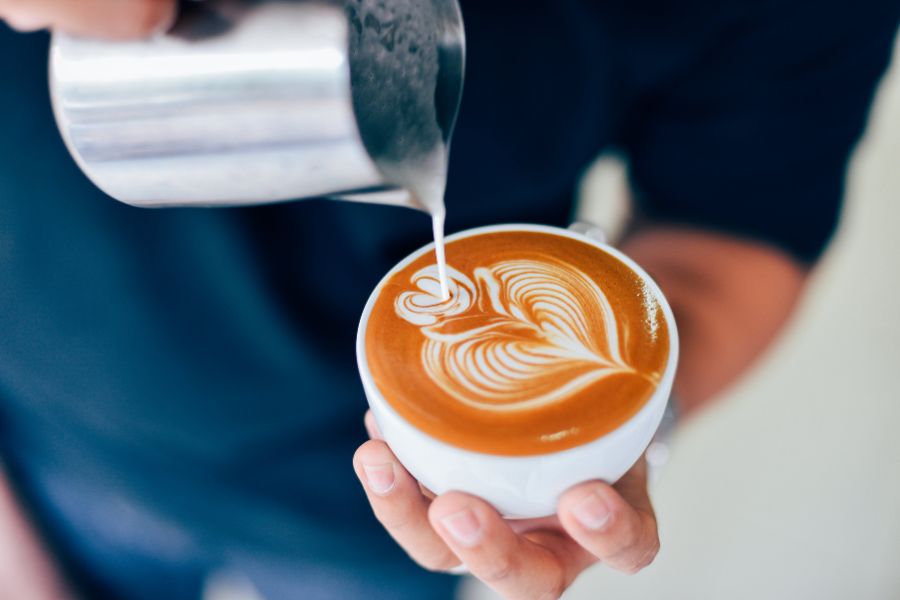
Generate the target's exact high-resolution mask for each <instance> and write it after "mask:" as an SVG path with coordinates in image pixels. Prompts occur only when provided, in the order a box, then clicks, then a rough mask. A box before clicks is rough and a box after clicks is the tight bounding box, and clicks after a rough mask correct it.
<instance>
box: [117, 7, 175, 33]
mask: <svg viewBox="0 0 900 600" xmlns="http://www.w3.org/2000/svg"><path fill="white" fill-rule="evenodd" d="M174 10H175V6H174V3H173V1H172V0H137V1H136V2H135V3H134V7H133V9H132V10H131V11H130V13H129V18H130V22H129V23H128V33H130V34H133V35H136V36H146V35H150V34H152V33H154V32H156V31H158V30H159V28H160V27H162V26H164V25H165V24H167V23H168V22H169V20H170V19H171V18H172V16H173V14H174V12H173V11H174Z"/></svg>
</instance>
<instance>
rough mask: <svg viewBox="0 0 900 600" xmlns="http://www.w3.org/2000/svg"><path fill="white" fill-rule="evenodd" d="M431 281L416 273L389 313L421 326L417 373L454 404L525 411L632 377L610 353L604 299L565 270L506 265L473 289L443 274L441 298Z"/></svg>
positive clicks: (611, 330)
mask: <svg viewBox="0 0 900 600" xmlns="http://www.w3.org/2000/svg"><path fill="white" fill-rule="evenodd" d="M437 276H438V275H437V265H429V266H427V267H425V268H423V269H421V270H419V271H418V272H417V273H415V274H414V275H413V277H412V280H411V282H410V283H411V284H412V285H414V286H415V287H416V288H417V291H408V292H404V293H402V294H400V295H399V296H398V297H397V301H396V304H395V309H396V311H397V314H398V315H399V316H400V317H402V318H403V319H405V320H406V321H408V322H409V323H412V324H414V325H418V326H420V327H421V331H422V334H423V335H424V336H425V337H426V338H427V340H426V341H425V343H424V344H423V346H422V355H421V360H422V368H423V369H424V370H425V372H426V373H427V374H428V376H429V377H430V378H431V379H432V380H433V381H434V383H435V384H436V385H438V386H439V387H440V388H441V389H443V390H444V391H445V392H446V393H447V394H449V395H450V396H452V397H453V398H455V399H456V400H458V401H459V402H462V403H464V404H467V405H469V406H472V407H474V408H478V409H481V410H489V411H498V412H506V411H516V410H528V409H533V408H538V407H542V406H547V405H549V404H551V403H554V402H561V401H564V400H565V399H566V398H567V397H569V396H571V395H573V394H577V393H578V392H579V391H581V390H582V389H584V388H585V387H586V386H588V385H590V384H592V383H594V382H597V381H599V380H601V379H603V378H606V377H609V376H612V375H616V374H633V375H638V374H637V372H636V371H635V369H634V368H632V367H630V366H629V365H627V364H626V363H625V361H624V360H623V358H622V356H621V353H620V351H619V332H618V327H617V325H616V317H615V313H614V311H613V308H612V306H611V304H610V302H609V299H608V298H607V297H606V295H605V294H604V293H603V290H602V289H601V288H600V286H599V285H597V284H596V283H595V282H594V281H592V280H591V279H590V278H589V277H588V276H587V275H585V274H584V273H582V272H581V271H579V270H578V269H576V268H575V267H572V266H571V265H567V264H565V263H563V262H560V261H557V260H554V259H552V258H549V257H547V258H544V259H542V260H533V259H532V260H509V261H504V262H499V263H495V264H492V265H489V266H485V267H477V268H475V270H474V276H475V281H474V282H473V281H472V280H470V279H469V278H468V277H466V276H465V275H464V274H462V273H460V272H459V271H457V270H456V269H453V268H452V267H448V278H449V280H450V282H451V284H450V298H449V299H448V300H443V299H442V297H441V290H440V288H439V286H438V285H437ZM638 376H640V375H638ZM657 380H658V377H657V378H656V379H655V380H654V383H656V382H657Z"/></svg>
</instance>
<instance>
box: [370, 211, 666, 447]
mask: <svg viewBox="0 0 900 600" xmlns="http://www.w3.org/2000/svg"><path fill="white" fill-rule="evenodd" d="M503 231H533V232H538V233H547V234H550V235H558V236H560V237H567V238H570V239H573V240H576V241H580V242H583V243H585V244H588V245H591V246H594V247H595V248H597V249H599V250H601V251H603V252H606V253H607V254H610V255H612V256H613V257H614V258H616V259H618V260H620V261H621V262H622V263H624V264H625V265H626V266H627V267H628V268H630V269H631V270H632V271H634V272H635V273H637V275H638V276H639V277H640V278H641V280H642V281H643V282H644V283H645V284H647V285H648V286H649V287H650V290H651V291H652V292H653V295H654V296H655V297H656V300H657V302H658V303H659V306H660V308H661V309H662V311H663V315H664V316H665V318H666V325H667V326H668V329H669V356H668V358H667V360H666V367H665V370H664V371H663V375H662V377H661V378H660V380H659V383H658V384H657V386H656V390H654V392H653V394H651V395H650V397H649V398H648V399H647V400H646V401H645V402H644V405H643V406H641V408H640V409H639V410H638V411H637V412H636V413H634V414H633V415H632V416H631V417H629V418H628V419H627V420H626V421H625V422H624V423H622V424H621V425H619V426H618V427H616V428H615V429H613V430H612V431H609V432H607V433H604V434H603V435H600V436H598V437H596V438H594V439H592V440H589V441H587V442H584V443H583V444H579V445H577V446H574V447H572V448H565V449H563V450H556V451H552V452H542V453H538V454H526V455H519V454H494V453H490V452H483V451H480V450H472V449H471V448H463V447H461V446H456V445H454V444H451V443H450V442H446V441H444V440H441V439H439V438H436V437H434V436H432V435H430V434H429V433H428V432H426V431H423V430H422V429H419V428H418V427H416V426H415V425H413V424H412V423H411V422H410V421H408V420H407V419H405V418H404V417H403V416H402V415H401V414H400V413H399V412H397V411H396V410H395V409H394V407H393V406H392V405H391V403H390V402H389V401H388V400H387V399H386V398H385V397H384V394H383V393H382V392H381V390H380V389H379V388H378V385H376V383H375V380H374V378H373V377H372V373H371V371H370V370H369V362H368V359H367V358H366V329H367V327H368V324H369V317H370V316H371V314H372V310H373V308H374V306H375V301H376V300H377V299H378V297H379V296H380V295H381V290H382V288H384V286H385V285H386V284H387V282H388V281H389V280H390V278H391V277H392V276H393V275H394V274H395V273H397V272H398V271H401V270H403V269H404V268H406V267H407V266H408V265H409V264H410V263H412V262H413V261H415V260H417V259H418V258H419V257H421V256H422V255H423V254H426V253H428V252H433V251H434V245H435V244H434V242H430V243H428V244H426V245H424V246H422V247H421V248H419V249H418V250H415V251H413V252H411V253H410V254H408V255H407V256H406V257H405V258H403V259H402V260H401V261H400V262H398V263H397V264H396V265H394V266H393V267H392V268H391V269H390V270H389V271H388V272H387V273H386V274H385V275H384V276H383V277H382V278H381V280H379V282H378V284H377V285H376V286H375V288H374V289H373V290H372V293H371V294H369V298H368V300H367V301H366V305H365V307H364V308H363V312H362V315H360V319H359V325H358V327H357V332H356V361H357V365H358V367H359V373H360V377H361V378H362V380H363V387H364V388H365V389H366V390H367V392H369V393H372V394H373V395H374V396H375V397H376V399H377V400H378V403H379V405H380V408H381V409H382V410H384V411H387V412H388V413H390V414H391V416H392V417H393V418H396V419H399V420H400V421H401V422H403V423H405V424H407V425H408V426H409V427H411V428H412V429H414V430H415V431H417V432H419V433H420V434H422V435H423V436H425V437H426V438H428V439H429V440H431V441H432V442H435V443H437V444H440V445H443V446H446V447H448V448H452V449H453V450H455V451H457V452H462V453H470V454H473V455H479V456H483V457H491V459H535V458H541V457H545V456H553V455H561V454H568V453H574V452H577V451H579V450H581V449H583V448H585V447H587V446H590V445H592V444H596V443H598V442H600V441H601V440H604V439H606V438H608V437H610V436H613V435H614V434H615V433H616V432H618V431H620V430H622V429H623V428H625V427H626V426H627V425H628V424H629V423H632V422H634V421H637V420H639V419H641V418H642V417H643V416H644V415H645V414H646V413H648V412H651V411H652V410H653V408H654V405H655V404H656V403H657V401H658V399H659V396H660V394H665V395H666V396H667V398H666V399H665V400H666V401H668V396H669V395H670V393H671V389H672V383H673V381H674V379H675V371H676V370H677V367H678V355H679V348H680V346H679V338H678V329H677V326H676V324H675V315H674V313H673V312H672V308H671V307H670V306H669V301H668V299H667V298H666V296H665V295H664V294H663V292H662V290H661V289H660V287H659V285H658V284H657V283H656V281H654V279H653V278H652V277H651V276H650V274H649V273H647V272H646V271H645V270H644V269H643V267H641V266H640V265H638V264H637V263H636V262H634V260H632V259H631V258H630V257H628V256H627V255H625V254H624V253H623V252H622V251H620V250H619V249H617V248H615V247H613V246H611V245H610V244H607V243H604V242H600V241H597V240H595V239H593V238H590V237H588V236H586V235H584V234H582V233H578V232H575V231H571V230H569V229H565V228H562V227H557V226H554V225H541V224H536V223H504V224H499V225H482V226H480V227H473V228H471V229H464V230H462V231H458V232H456V233H453V234H451V235H448V236H446V237H445V238H444V243H445V244H448V243H450V242H453V241H455V240H459V239H465V238H468V237H475V236H478V235H484V234H487V233H496V232H503Z"/></svg>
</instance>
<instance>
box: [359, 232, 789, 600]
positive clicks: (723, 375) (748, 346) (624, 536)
mask: <svg viewBox="0 0 900 600" xmlns="http://www.w3.org/2000/svg"><path fill="white" fill-rule="evenodd" d="M622 248H623V250H624V251H625V252H626V253H627V254H629V255H630V256H631V257H632V258H634V259H635V260H636V261H637V262H638V263H639V264H641V265H642V266H643V267H644V268H645V269H646V270H647V271H648V272H649V273H651V274H652V275H653V277H654V278H655V279H656V281H657V283H659V285H660V287H661V289H662V290H663V292H664V293H665V294H666V297H667V298H668V300H669V302H670V304H671V305H672V308H673V311H674V312H675V318H676V320H677V322H678V327H679V333H680V339H681V361H680V364H679V373H678V376H677V377H676V382H675V394H676V396H677V397H678V398H679V399H680V406H679V408H680V410H681V411H682V415H690V414H692V413H694V412H695V411H696V410H698V409H699V408H701V407H702V406H703V405H705V404H706V403H707V402H709V401H710V400H711V399H713V398H714V397H715V396H716V395H717V394H718V393H719V392H720V391H722V390H723V389H724V388H726V387H727V386H728V385H729V384H731V383H732V382H733V381H734V380H735V379H737V378H738V377H739V376H740V375H741V374H742V373H743V372H745V371H746V370H747V368H748V367H749V366H750V365H752V363H753V361H754V360H755V359H756V358H757V357H758V356H759V355H760V354H761V353H762V352H763V351H764V349H765V348H766V347H767V346H768V345H769V344H770V343H771V342H772V340H773V339H774V338H775V337H776V335H777V333H778V332H779V331H780V330H781V329H782V327H783V326H784V324H785V322H786V321H787V320H788V318H789V316H790V315H791V313H792V312H793V309H794V307H795V306H796V304H797V301H798V299H799V297H800V295H801V293H802V290H803V286H804V281H805V279H806V270H805V269H804V268H803V267H802V266H800V265H799V264H797V263H795V262H794V261H793V260H791V259H790V258H788V256H787V255H785V254H783V253H781V252H779V251H778V250H775V249H773V248H770V247H768V246H765V245H762V244H760V243H758V242H752V241H749V240H741V239H738V238H735V237H730V236H724V235H715V234H711V233H708V232H703V231H697V230H690V229H683V228H670V227H646V228H643V229H641V230H638V231H636V232H635V233H634V234H633V235H631V236H630V237H629V238H628V239H627V240H626V241H625V242H624V243H623V244H622ZM760 282H765V288H764V290H765V291H764V292H761V289H762V288H761V287H760ZM366 426H367V428H368V429H369V433H370V436H371V437H372V439H371V440H370V441H368V442H366V443H365V444H363V445H362V446H360V448H359V449H358V450H357V452H356V454H355V456H354V457H353V467H354V470H355V471H356V474H357V476H358V477H359V479H360V481H361V482H362V484H363V488H364V489H365V492H366V495H367V497H368V499H369V502H370V504H371V505H372V510H373V511H374V513H375V516H376V517H377V518H378V520H379V521H380V522H381V524H382V525H383V526H384V527H385V528H386V529H387V531H388V532H389V533H390V534H391V536H393V538H394V539H395V540H396V541H397V543H398V544H400V546H402V547H403V548H404V550H406V552H407V553H408V554H409V555H410V557H412V559H413V560H415V561H416V562H417V563H419V564H420V565H421V566H423V567H424V568H426V569H430V570H434V571H448V570H452V569H454V568H456V567H458V566H459V565H461V564H464V565H465V566H466V567H467V568H468V570H469V571H470V572H471V573H472V575H474V576H475V577H477V578H479V579H480V580H482V581H483V582H484V583H485V584H487V585H488V586H489V587H491V588H492V589H493V590H494V591H495V592H497V593H498V594H500V595H501V596H502V597H504V598H510V599H516V600H522V599H541V600H543V599H549V598H558V597H559V596H560V595H561V594H562V592H563V591H564V590H565V589H566V588H568V587H569V586H570V585H571V584H572V582H573V581H574V580H575V578H576V577H578V575H579V574H580V573H581V572H583V571H584V570H585V569H586V568H588V567H589V566H591V565H593V564H595V563H598V562H602V563H604V564H606V565H607V566H608V567H611V568H613V569H615V570H617V571H621V572H624V573H637V572H638V571H640V570H641V569H643V568H644V567H646V566H647V565H649V564H650V563H651V562H652V561H653V559H654V558H655V556H656V554H657V552H658V551H659V533H658V529H657V523H656V516H655V514H654V512H653V507H652V505H651V502H650V498H649V496H648V494H647V468H646V463H645V462H644V461H643V460H641V461H639V462H638V464H636V465H635V466H634V467H633V468H632V469H631V470H630V471H629V472H628V473H627V474H626V475H625V476H624V477H623V478H622V479H621V480H619V481H618V482H616V483H615V484H614V485H609V484H607V483H604V482H602V481H591V482H587V483H583V484H581V485H578V486H575V487H574V488H572V489H570V490H568V491H567V492H566V493H565V494H563V496H562V497H561V498H560V500H559V505H558V510H557V514H556V516H555V517H552V518H547V519H540V520H528V521H517V522H514V523H513V522H507V521H505V520H504V519H503V518H502V517H500V515H499V514H498V513H497V511H496V510H494V509H493V508H492V507H491V506H490V505H489V504H487V503H486V502H484V501H483V500H480V499H479V498H476V497H474V496H470V495H467V494H463V493H460V492H448V493H446V494H443V495H441V496H438V497H436V498H433V497H432V495H431V494H429V493H428V492H427V490H422V489H421V487H420V486H419V484H418V482H416V481H415V480H414V479H413V478H412V476H411V475H410V474H409V473H408V472H407V471H406V470H405V469H404V468H403V466H402V465H401V464H400V462H399V461H398V460H397V459H396V457H395V456H394V455H393V453H392V452H391V450H390V448H389V447H388V446H387V444H385V443H384V441H382V440H381V439H380V436H379V435H378V431H377V430H376V429H375V424H374V420H373V419H372V416H371V413H368V414H367V415H366Z"/></svg>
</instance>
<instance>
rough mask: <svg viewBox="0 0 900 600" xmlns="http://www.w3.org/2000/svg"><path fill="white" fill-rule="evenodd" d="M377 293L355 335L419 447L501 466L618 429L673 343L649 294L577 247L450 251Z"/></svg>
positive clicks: (626, 273)
mask: <svg viewBox="0 0 900 600" xmlns="http://www.w3.org/2000/svg"><path fill="white" fill-rule="evenodd" d="M446 256H447V265H448V266H447V275H448V282H449V293H450V295H449V298H446V299H445V298H444V296H443V294H442V290H441V287H440V282H439V277H438V269H437V266H436V265H435V264H434V255H433V253H425V254H423V255H422V256H420V257H418V258H417V259H416V260H414V261H413V262H411V263H410V264H408V265H406V266H405V267H404V268H402V269H401V270H399V271H397V272H396V273H394V274H393V275H392V276H391V277H390V278H389V279H388V280H386V281H385V282H384V283H383V284H382V286H381V289H380V290H379V293H378V296H377V298H376V300H375V302H374V305H373V307H372V311H371V314H370V315H369V320H368V324H367V327H366V332H365V351H366V360H367V362H368V366H369V371H370V373H371V375H372V379H373V381H374V383H375V385H376V387H377V388H378V390H379V391H380V392H381V394H382V395H383V396H384V397H385V399H386V400H387V402H388V403H389V404H390V405H391V406H392V407H393V408H394V410H396V411H397V412H398V413H399V414H400V415H401V416H402V417H403V418H404V419H406V420H407V421H409V422H410V423H412V424H413V425H414V426H415V427H417V428H418V429H420V430H421V431H423V432H425V433H426V434H428V435H430V436H432V437H434V438H437V439H439V440H442V441H444V442H447V443H449V444H451V445H454V446H457V447H460V448H465V449H468V450H473V451H476V452H484V453H488V454H499V455H534V454H545V453H548V452H556V451H559V450H565V449H567V448H572V447H575V446H578V445H581V444H584V443H586V442H589V441H591V440H593V439H596V438H598V437H600V436H602V435H604V434H606V433H609V432H610V431H612V430H614V429H616V428H617V427H619V426H620V425H622V424H623V423H625V422H626V421H627V420H628V419H629V418H631V417H632V416H633V415H634V414H635V413H637V412H638V411H639V410H640V409H641V408H642V407H643V406H644V404H645V403H646V402H647V401H648V400H649V399H650V397H651V396H652V395H653V392H654V391H655V390H656V387H657V385H658V384H659V381H660V379H661V377H662V374H663V372H664V370H665V367H666V363H667V361H668V355H669V330H668V326H667V323H666V319H665V316H664V315H663V312H662V309H661V307H660V305H659V302H658V300H657V298H656V296H655V294H654V293H653V292H652V290H651V289H650V288H649V287H648V286H647V285H646V284H645V283H644V281H643V280H642V279H641V277H640V276H639V275H638V274H637V273H635V272H634V271H633V270H632V269H631V268H629V267H628V266H627V265H625V264H624V263H623V262H622V261H620V260H619V259H617V258H616V257H614V256H612V255H611V254H609V253H607V252H605V251H603V250H602V249H600V248H597V247H596V246H593V245H591V244H589V243H587V242H582V241H579V240H577V239H573V238H569V237H565V236H562V235H554V234H552V233H542V232H534V231H494V232H490V233H483V234H476V235H473V236H470V237H465V238H461V239H457V240H454V241H452V242H449V243H448V244H447V245H446Z"/></svg>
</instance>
